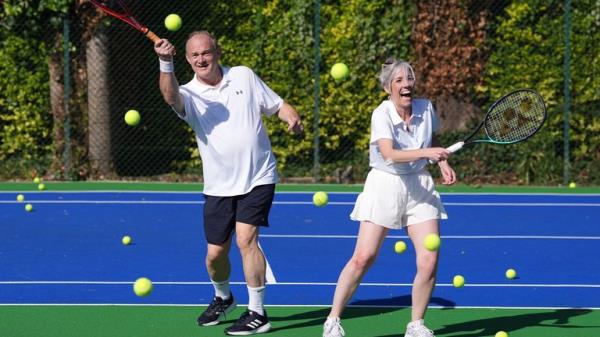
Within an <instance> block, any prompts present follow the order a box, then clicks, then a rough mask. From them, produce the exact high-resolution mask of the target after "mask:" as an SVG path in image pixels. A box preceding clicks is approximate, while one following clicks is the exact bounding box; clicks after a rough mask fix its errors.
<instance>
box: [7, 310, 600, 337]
mask: <svg viewBox="0 0 600 337" xmlns="http://www.w3.org/2000/svg"><path fill="white" fill-rule="evenodd" d="M202 309H203V308H200V307H191V306H0V317H1V318H2V319H0V335H1V336H3V337H37V336H39V337H42V336H43V337H134V336H135V337H191V336H202V337H212V336H224V333H223V329H224V328H225V327H227V326H228V325H229V324H230V323H231V322H233V318H237V316H238V315H239V314H240V313H241V312H242V311H241V310H242V309H240V308H239V307H238V309H236V311H234V312H233V313H232V314H233V316H232V319H229V320H227V321H226V322H225V323H224V324H220V325H217V326H212V327H199V326H197V325H196V322H195V320H196V316H197V315H198V313H199V312H200V311H201V310H202ZM267 310H268V314H269V316H270V319H271V324H272V330H271V332H269V333H268V334H263V336H273V337H310V336H321V334H322V324H323V321H324V318H325V317H326V316H327V313H328V309H327V308H326V307H268V308H267ZM409 318H410V309H408V308H359V307H351V308H348V309H347V310H346V312H345V314H344V318H343V325H344V329H345V330H346V336H360V337H400V336H403V334H404V329H405V328H404V327H405V325H406V322H407V321H408V320H409ZM427 321H428V325H429V327H430V328H431V329H434V330H435V335H436V336H438V337H485V336H494V335H495V333H496V332H497V331H499V330H503V331H506V332H508V333H509V336H510V337H595V336H600V311H597V310H596V311H592V310H588V309H561V310H550V309H545V310H540V309H535V310H524V309H436V308H432V309H429V311H428V314H427Z"/></svg>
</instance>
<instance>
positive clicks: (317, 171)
mask: <svg viewBox="0 0 600 337" xmlns="http://www.w3.org/2000/svg"><path fill="white" fill-rule="evenodd" d="M313 34H314V40H315V66H314V69H313V76H314V81H315V85H314V109H313V179H314V181H315V182H319V181H320V180H321V164H320V158H319V137H320V135H319V100H320V96H319V92H320V73H321V70H320V65H321V2H320V0H315V16H314V32H313Z"/></svg>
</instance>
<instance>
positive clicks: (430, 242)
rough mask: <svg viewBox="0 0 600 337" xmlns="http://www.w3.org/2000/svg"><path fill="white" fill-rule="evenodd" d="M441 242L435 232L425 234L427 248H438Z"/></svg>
mask: <svg viewBox="0 0 600 337" xmlns="http://www.w3.org/2000/svg"><path fill="white" fill-rule="evenodd" d="M441 243H442V242H441V240H440V237H439V236H438V235H437V234H435V233H431V234H427V236H426V237H425V248H427V250H430V251H434V250H438V249H439V248H440V244H441Z"/></svg>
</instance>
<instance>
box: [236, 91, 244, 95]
mask: <svg viewBox="0 0 600 337" xmlns="http://www.w3.org/2000/svg"><path fill="white" fill-rule="evenodd" d="M243 93H244V92H243V91H241V90H236V91H235V94H236V95H241V94H243Z"/></svg>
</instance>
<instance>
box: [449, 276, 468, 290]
mask: <svg viewBox="0 0 600 337" xmlns="http://www.w3.org/2000/svg"><path fill="white" fill-rule="evenodd" d="M452 285H453V286H454V287H456V288H460V287H462V286H464V285H465V278H464V277H463V276H462V275H456V276H454V278H453V279H452Z"/></svg>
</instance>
